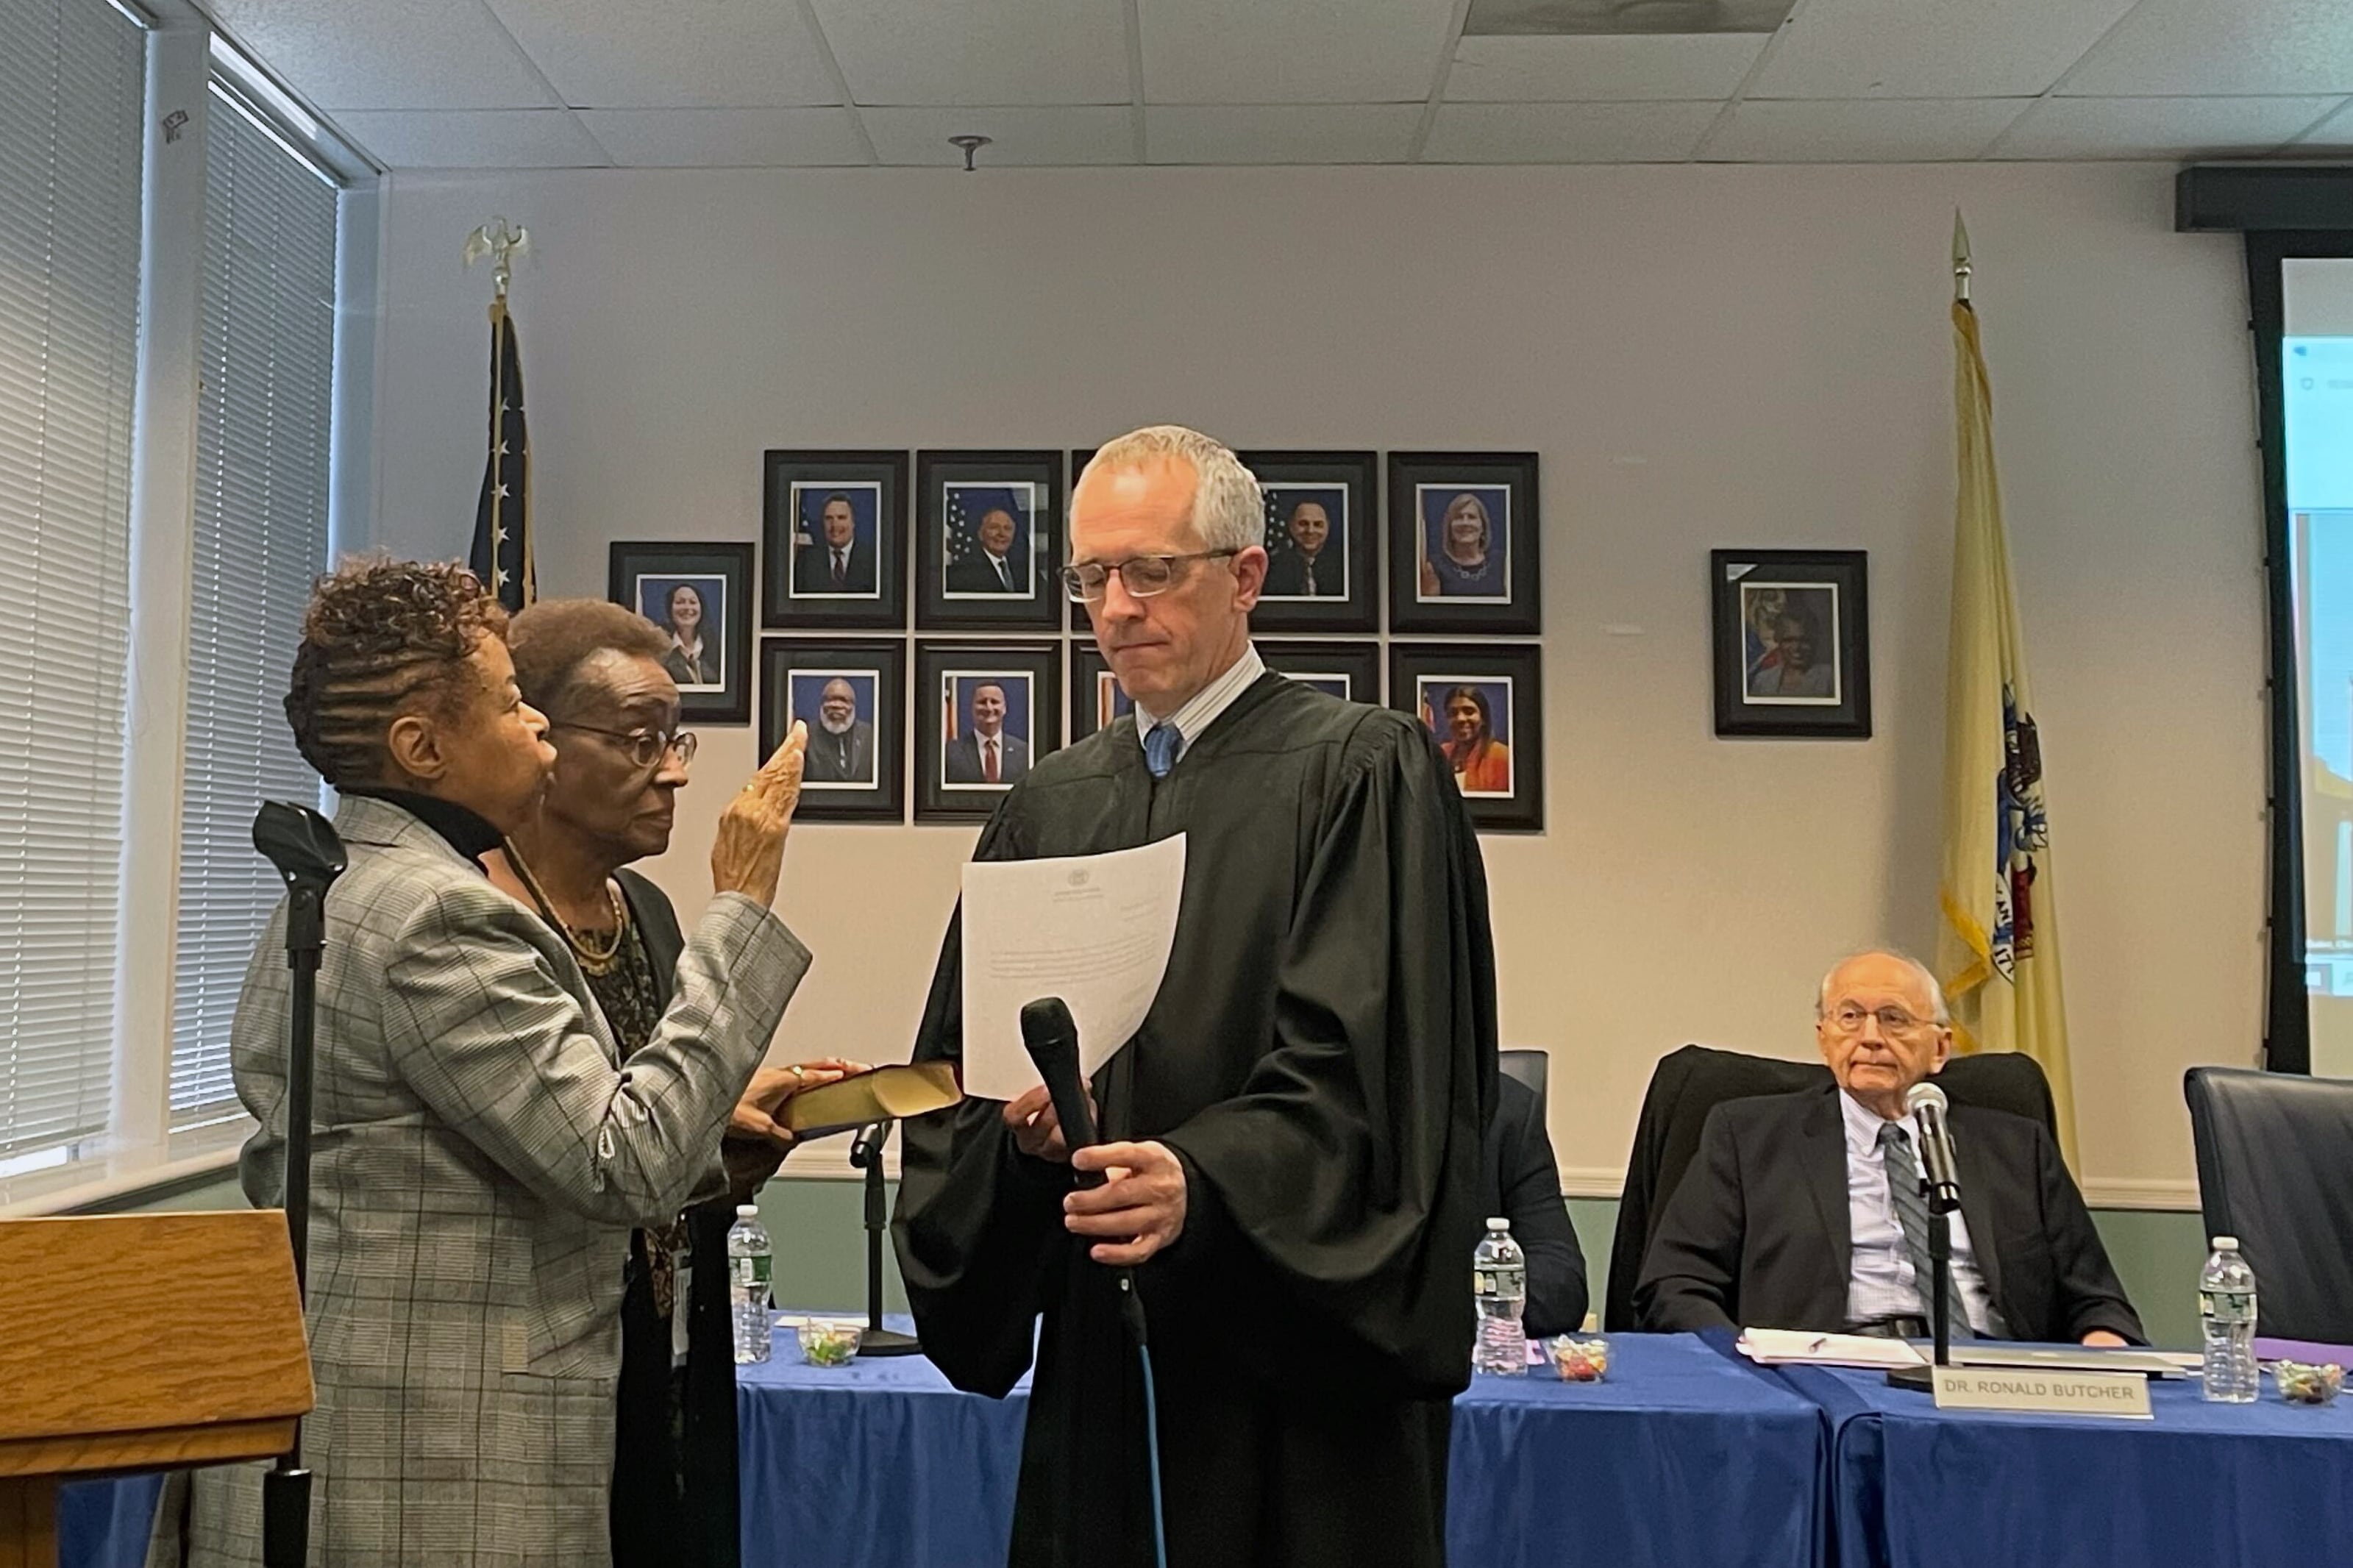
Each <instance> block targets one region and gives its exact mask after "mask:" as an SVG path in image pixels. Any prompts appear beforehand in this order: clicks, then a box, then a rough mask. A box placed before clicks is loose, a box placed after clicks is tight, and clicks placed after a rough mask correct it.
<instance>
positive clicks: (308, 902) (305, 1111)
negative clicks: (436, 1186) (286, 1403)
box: [253, 800, 351, 1568]
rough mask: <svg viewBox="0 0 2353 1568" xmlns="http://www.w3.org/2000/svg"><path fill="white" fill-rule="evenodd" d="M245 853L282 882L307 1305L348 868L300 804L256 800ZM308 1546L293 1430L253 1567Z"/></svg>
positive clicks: (289, 1089)
mask: <svg viewBox="0 0 2353 1568" xmlns="http://www.w3.org/2000/svg"><path fill="white" fill-rule="evenodd" d="M253 847H255V848H256V849H259V851H261V853H262V855H263V857H264V858H267V859H268V860H269V863H270V864H271V865H272V866H275V867H276V868H278V874H279V876H280V878H282V879H284V880H285V883H286V968H287V971H288V974H287V1016H288V1020H289V1026H288V1030H287V1035H288V1038H287V1042H286V1046H287V1049H286V1174H285V1184H286V1192H285V1199H286V1232H287V1239H288V1240H289V1241H290V1243H291V1244H292V1246H293V1249H294V1289H295V1292H296V1294H297V1295H298V1296H299V1297H300V1298H301V1300H302V1302H303V1304H304V1305H305V1306H306V1307H307V1306H308V1305H309V1303H310V1264H311V1058H312V1055H313V1050H314V1047H315V1045H316V1037H317V1030H318V996H319V963H320V955H321V954H322V953H323V952H325V951H326V946H327V910H326V904H327V889H328V888H329V887H330V886H332V884H333V882H334V880H335V879H336V878H337V877H340V876H342V875H343V868H344V867H346V866H348V865H349V864H350V863H351V861H350V858H349V857H348V856H347V855H345V853H344V851H343V840H342V839H341V838H339V837H336V835H335V829H334V825H333V824H332V823H330V822H329V821H328V820H327V819H326V818H325V817H323V816H320V815H319V814H318V813H317V812H315V811H313V810H311V808H310V807H309V806H304V805H286V804H284V803H283V802H280V801H274V800H272V801H264V802H263V803H262V805H261V810H260V811H259V813H257V814H256V815H255V816H254V819H253ZM310 1544H311V1472H310V1471H308V1470H306V1469H304V1468H302V1423H301V1420H300V1419H297V1420H296V1421H295V1423H294V1437H293V1440H292V1442H291V1443H290V1444H289V1445H288V1447H287V1450H286V1452H284V1453H283V1454H280V1455H279V1456H278V1462H277V1463H276V1464H274V1465H273V1466H271V1467H270V1469H269V1474H267V1475H266V1476H264V1477H263V1478H262V1482H261V1560H262V1562H263V1563H264V1564H266V1565H267V1568H303V1565H304V1563H306V1562H307V1560H308V1558H309V1555H310Z"/></svg>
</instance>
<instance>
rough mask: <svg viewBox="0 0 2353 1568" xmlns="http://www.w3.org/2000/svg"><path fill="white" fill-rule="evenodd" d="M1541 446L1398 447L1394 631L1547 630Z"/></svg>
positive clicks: (1392, 460)
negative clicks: (1542, 599) (1539, 497)
mask: <svg viewBox="0 0 2353 1568" xmlns="http://www.w3.org/2000/svg"><path fill="white" fill-rule="evenodd" d="M1536 505H1537V502H1536V455H1535V453H1534V452H1392V453H1390V454H1389V461H1388V514H1389V629H1390V630H1391V631H1398V632H1409V633H1411V632H1494V633H1500V634H1504V635H1510V636H1534V635H1536V634H1538V633H1541V632H1542V631H1543V630H1544V616H1543V614H1542V611H1541V606H1540V605H1538V603H1537V595H1538V591H1539V584H1541V583H1542V581H1543V574H1542V572H1541V571H1540V570H1539V565H1538V545H1539V542H1540V540H1541V537H1542V531H1541V529H1540V527H1539V525H1538V522H1537V517H1536Z"/></svg>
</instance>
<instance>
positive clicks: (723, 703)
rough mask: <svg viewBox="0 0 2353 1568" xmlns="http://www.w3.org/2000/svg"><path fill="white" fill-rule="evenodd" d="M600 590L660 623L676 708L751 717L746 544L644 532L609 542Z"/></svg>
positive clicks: (710, 719)
mask: <svg viewBox="0 0 2353 1568" xmlns="http://www.w3.org/2000/svg"><path fill="white" fill-rule="evenodd" d="M606 597H607V598H609V599H611V600H612V601H613V603H615V604H617V605H626V606H628V608H630V609H632V610H635V611H637V612H638V614H639V615H641V616H645V618H646V619H648V620H649V621H651V622H653V624H654V625H655V626H659V627H660V628H661V631H662V634H663V635H664V636H665V637H668V638H669V639H670V647H669V650H668V651H667V652H665V653H664V654H663V656H662V667H663V668H666V669H668V670H669V671H670V679H673V680H675V681H677V682H678V709H679V716H680V717H681V718H682V719H684V720H686V721H689V722H691V723H697V724H748V723H750V722H751V721H752V621H753V618H754V616H755V615H756V614H757V613H758V612H757V611H756V610H755V609H754V606H753V603H752V547H751V546H750V545H748V544H679V543H674V542H670V541H666V540H645V541H633V542H621V543H617V544H615V545H614V546H613V549H612V555H611V564H610V566H609V567H608V568H607V586H606Z"/></svg>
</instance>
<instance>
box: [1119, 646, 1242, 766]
mask: <svg viewBox="0 0 2353 1568" xmlns="http://www.w3.org/2000/svg"><path fill="white" fill-rule="evenodd" d="M1265 673H1266V660H1264V659H1262V658H1259V656H1258V645H1257V644H1256V643H1245V644H1243V645H1242V656H1241V658H1238V659H1236V660H1234V662H1233V663H1232V664H1231V665H1230V666H1229V667H1228V668H1227V670H1226V672H1225V674H1223V675H1221V676H1219V677H1218V679H1215V680H1212V681H1211V682H1209V684H1208V685H1207V686H1204V687H1203V688H1201V689H1200V690H1199V691H1198V692H1196V693H1194V696H1193V700H1191V701H1190V702H1187V703H1186V704H1185V706H1183V707H1182V708H1179V709H1178V710H1176V712H1174V713H1169V714H1166V715H1163V714H1156V713H1154V712H1153V711H1152V710H1150V709H1148V708H1146V707H1145V705H1144V704H1143V703H1141V702H1139V703H1137V704H1136V705H1135V735H1136V740H1137V742H1139V743H1141V742H1142V741H1143V739H1144V737H1145V736H1146V735H1148V734H1150V733H1151V732H1152V728H1153V726H1154V725H1155V724H1164V723H1166V724H1174V725H1176V754H1177V755H1178V756H1180V757H1181V756H1183V755H1184V754H1185V752H1187V750H1188V749H1190V747H1191V746H1192V744H1193V742H1194V741H1196V740H1197V739H1198V738H1199V736H1200V733H1201V731H1204V730H1206V729H1208V727H1209V726H1210V725H1212V724H1214V723H1216V722H1217V721H1218V716H1219V714H1221V713H1223V712H1224V711H1225V710H1227V709H1229V708H1230V707H1232V706H1233V705H1234V699H1236V698H1237V697H1240V695H1241V694H1242V693H1243V692H1245V691H1247V690H1249V689H1250V684H1251V683H1252V682H1253V681H1255V680H1257V679H1258V678H1259V677H1260V676H1261V675H1264V674H1265Z"/></svg>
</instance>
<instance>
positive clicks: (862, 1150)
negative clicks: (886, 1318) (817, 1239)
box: [849, 1121, 923, 1356]
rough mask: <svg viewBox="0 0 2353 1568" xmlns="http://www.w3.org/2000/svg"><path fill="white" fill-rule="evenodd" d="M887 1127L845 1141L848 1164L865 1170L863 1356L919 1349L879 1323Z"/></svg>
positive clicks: (865, 1129) (905, 1336)
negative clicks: (884, 1154) (883, 1149)
mask: <svg viewBox="0 0 2353 1568" xmlns="http://www.w3.org/2000/svg"><path fill="white" fill-rule="evenodd" d="M891 1127H892V1123H890V1122H888V1121H877V1122H876V1123H874V1124H873V1125H872V1126H871V1127H861V1128H860V1129H859V1130H858V1136H857V1137H856V1138H854V1139H852V1140H850V1144H849V1163H850V1164H851V1165H853V1166H855V1167H856V1168H857V1169H859V1170H860V1171H863V1172H864V1173H866V1333H865V1335H864V1337H863V1338H861V1339H860V1341H859V1342H858V1353H859V1354H860V1355H865V1356H876V1355H913V1354H914V1353H916V1352H918V1351H920V1350H922V1349H923V1342H922V1341H920V1340H918V1339H917V1338H916V1337H915V1336H914V1335H913V1334H902V1333H901V1332H900V1331H898V1330H896V1329H886V1328H884V1327H883V1326H882V1232H883V1230H884V1229H885V1228H886V1227H887V1226H889V1225H890V1223H891V1212H890V1205H889V1204H888V1203H887V1202H886V1201H885V1199H884V1195H883V1192H882V1146H883V1145H884V1144H886V1143H888V1142H890V1141H891Z"/></svg>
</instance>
